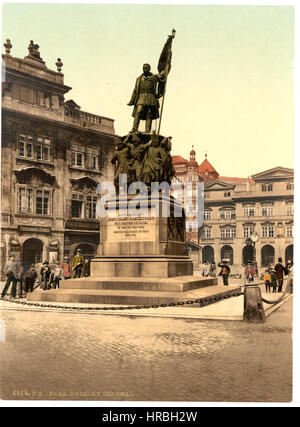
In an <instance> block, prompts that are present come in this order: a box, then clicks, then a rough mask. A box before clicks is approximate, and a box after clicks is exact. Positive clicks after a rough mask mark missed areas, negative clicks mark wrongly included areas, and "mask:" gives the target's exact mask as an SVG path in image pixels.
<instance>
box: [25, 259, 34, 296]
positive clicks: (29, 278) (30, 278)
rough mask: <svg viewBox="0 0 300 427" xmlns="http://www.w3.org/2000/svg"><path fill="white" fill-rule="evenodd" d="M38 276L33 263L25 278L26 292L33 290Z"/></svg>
mask: <svg viewBox="0 0 300 427" xmlns="http://www.w3.org/2000/svg"><path fill="white" fill-rule="evenodd" d="M36 278H37V272H36V270H35V266H34V264H32V265H31V267H30V268H29V270H27V271H26V273H25V276H24V279H25V294H27V292H33V285H34V282H35V281H36Z"/></svg>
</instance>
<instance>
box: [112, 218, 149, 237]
mask: <svg viewBox="0 0 300 427" xmlns="http://www.w3.org/2000/svg"><path fill="white" fill-rule="evenodd" d="M106 224H107V225H106V226H107V241H114V242H121V241H124V240H126V241H135V242H141V241H147V242H150V241H154V240H155V218H154V217H141V216H137V217H130V216H126V217H121V216H119V217H117V218H107V223H106Z"/></svg>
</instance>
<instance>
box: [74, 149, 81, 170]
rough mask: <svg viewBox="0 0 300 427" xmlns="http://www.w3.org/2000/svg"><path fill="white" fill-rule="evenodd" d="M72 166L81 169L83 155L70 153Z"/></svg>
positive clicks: (75, 152)
mask: <svg viewBox="0 0 300 427" xmlns="http://www.w3.org/2000/svg"><path fill="white" fill-rule="evenodd" d="M72 165H73V166H77V167H79V168H82V167H83V153H80V152H78V151H72Z"/></svg>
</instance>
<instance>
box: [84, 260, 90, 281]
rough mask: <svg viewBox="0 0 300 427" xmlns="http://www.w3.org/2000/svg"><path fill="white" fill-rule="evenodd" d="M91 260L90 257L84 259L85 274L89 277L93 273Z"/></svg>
mask: <svg viewBox="0 0 300 427" xmlns="http://www.w3.org/2000/svg"><path fill="white" fill-rule="evenodd" d="M90 264H91V260H89V259H88V258H86V259H85V260H84V265H83V275H84V277H88V276H89V275H90V273H91V271H90V270H91V265H90Z"/></svg>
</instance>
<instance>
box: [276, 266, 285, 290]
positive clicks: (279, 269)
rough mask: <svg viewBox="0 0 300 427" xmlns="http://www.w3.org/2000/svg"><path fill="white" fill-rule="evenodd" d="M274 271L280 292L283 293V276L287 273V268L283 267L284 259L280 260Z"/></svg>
mask: <svg viewBox="0 0 300 427" xmlns="http://www.w3.org/2000/svg"><path fill="white" fill-rule="evenodd" d="M274 270H275V271H276V279H277V282H278V292H282V285H283V275H284V272H285V268H284V266H283V265H282V258H278V263H277V264H276V265H275V268H274Z"/></svg>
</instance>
